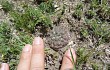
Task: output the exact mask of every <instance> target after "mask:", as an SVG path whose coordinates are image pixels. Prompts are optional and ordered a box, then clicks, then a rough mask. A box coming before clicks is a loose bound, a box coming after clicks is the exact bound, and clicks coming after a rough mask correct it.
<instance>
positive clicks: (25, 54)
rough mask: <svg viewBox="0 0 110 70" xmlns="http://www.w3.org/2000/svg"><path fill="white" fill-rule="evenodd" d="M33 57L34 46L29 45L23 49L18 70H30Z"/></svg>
mask: <svg viewBox="0 0 110 70" xmlns="http://www.w3.org/2000/svg"><path fill="white" fill-rule="evenodd" d="M31 55H32V46H31V45H29V44H27V45H25V47H24V48H23V51H22V54H21V58H20V62H19V64H18V67H17V70H30V64H31Z"/></svg>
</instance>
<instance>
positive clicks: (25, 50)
mask: <svg viewBox="0 0 110 70" xmlns="http://www.w3.org/2000/svg"><path fill="white" fill-rule="evenodd" d="M31 48H32V47H31V45H29V44H27V45H25V47H24V48H23V51H24V52H31Z"/></svg>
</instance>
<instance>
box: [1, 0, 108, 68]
mask: <svg viewBox="0 0 110 70" xmlns="http://www.w3.org/2000/svg"><path fill="white" fill-rule="evenodd" d="M27 1H28V0H27ZM79 1H80V0H55V1H54V3H55V6H57V9H56V11H57V10H58V11H59V9H62V7H63V5H65V11H64V14H63V15H62V16H61V18H60V19H58V16H57V15H56V16H53V17H51V18H52V21H53V26H52V29H50V30H49V31H48V32H47V34H46V35H45V36H42V35H43V34H44V33H43V32H39V31H37V32H36V34H35V36H39V35H41V36H42V37H43V39H44V41H45V53H46V58H45V62H46V63H45V69H46V70H59V69H60V66H61V62H62V57H63V54H64V52H65V51H66V50H67V49H68V48H69V47H72V48H74V49H75V50H76V54H77V57H78V58H77V63H76V68H77V70H110V44H109V43H104V44H101V45H99V46H97V47H96V46H95V43H96V40H95V39H94V38H93V37H91V36H89V37H88V38H87V39H82V36H81V35H80V29H81V28H83V26H84V23H85V22H84V20H83V18H82V19H81V20H80V21H79V20H77V19H75V18H74V17H73V16H72V14H73V12H74V8H75V6H76V5H77V3H78V2H79ZM12 2H13V3H14V4H15V6H16V5H17V4H19V3H20V2H21V1H12ZM29 3H30V4H31V3H32V0H30V1H29ZM59 12H60V11H59ZM59 12H57V13H56V14H59ZM9 19H10V18H9V15H8V14H6V13H4V12H3V10H0V22H1V21H4V20H5V21H7V22H9ZM10 23H11V22H10ZM36 30H37V29H36ZM81 51H82V53H81Z"/></svg>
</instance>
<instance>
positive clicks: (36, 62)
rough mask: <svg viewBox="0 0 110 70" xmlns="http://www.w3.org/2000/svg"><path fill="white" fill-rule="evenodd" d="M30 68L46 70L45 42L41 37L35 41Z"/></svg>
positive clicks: (31, 69) (32, 69)
mask: <svg viewBox="0 0 110 70" xmlns="http://www.w3.org/2000/svg"><path fill="white" fill-rule="evenodd" d="M30 70H44V43H43V40H42V39H41V38H40V37H36V38H35V39H34V41H33V48H32V59H31V68H30Z"/></svg>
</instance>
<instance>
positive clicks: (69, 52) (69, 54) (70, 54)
mask: <svg viewBox="0 0 110 70" xmlns="http://www.w3.org/2000/svg"><path fill="white" fill-rule="evenodd" d="M67 54H68V56H72V55H74V54H75V51H74V49H73V48H70V49H68V53H67Z"/></svg>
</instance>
